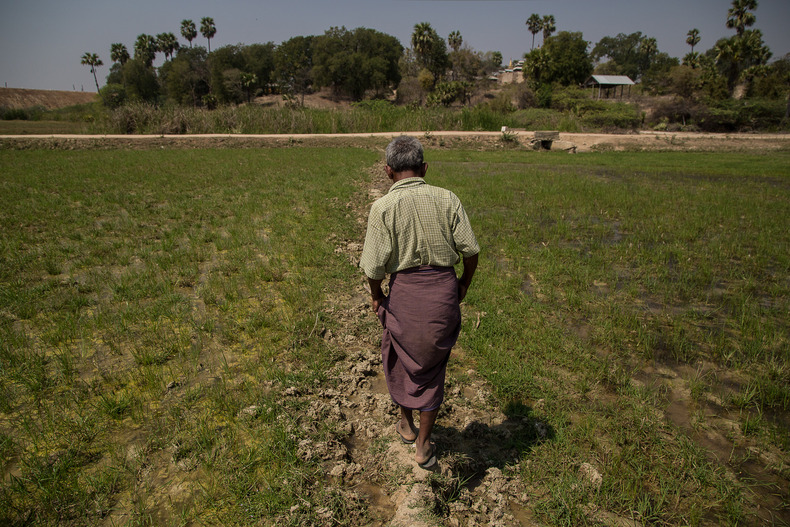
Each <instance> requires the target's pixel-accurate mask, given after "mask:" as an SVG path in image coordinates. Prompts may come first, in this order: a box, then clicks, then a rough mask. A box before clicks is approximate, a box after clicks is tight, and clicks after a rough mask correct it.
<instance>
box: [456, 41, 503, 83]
mask: <svg viewBox="0 0 790 527" xmlns="http://www.w3.org/2000/svg"><path fill="white" fill-rule="evenodd" d="M450 62H451V64H452V68H453V78H454V80H456V81H461V82H473V81H474V80H475V79H476V78H477V77H479V76H481V75H483V74H484V73H485V72H486V66H485V61H484V57H483V55H482V54H481V53H479V52H475V51H473V50H471V49H469V48H468V47H465V48H461V49H459V50H458V51H453V52H451V53H450ZM497 69H499V68H497ZM494 71H496V70H494ZM464 94H466V91H465V92H464Z"/></svg>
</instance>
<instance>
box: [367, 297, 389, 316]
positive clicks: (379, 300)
mask: <svg viewBox="0 0 790 527" xmlns="http://www.w3.org/2000/svg"><path fill="white" fill-rule="evenodd" d="M384 298H385V297H383V296H382V297H381V298H371V299H370V307H372V308H373V312H374V313H378V312H379V307H381V304H383V303H384Z"/></svg>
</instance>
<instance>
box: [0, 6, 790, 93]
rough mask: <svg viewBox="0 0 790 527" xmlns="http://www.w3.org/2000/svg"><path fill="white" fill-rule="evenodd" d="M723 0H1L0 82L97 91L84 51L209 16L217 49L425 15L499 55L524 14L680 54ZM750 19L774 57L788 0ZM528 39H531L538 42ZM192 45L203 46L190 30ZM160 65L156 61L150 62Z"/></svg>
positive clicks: (709, 24) (526, 39) (590, 35)
mask: <svg viewBox="0 0 790 527" xmlns="http://www.w3.org/2000/svg"><path fill="white" fill-rule="evenodd" d="M730 5H731V1H728V0H599V1H593V0H278V1H270V0H257V1H256V0H223V1H220V0H156V1H154V0H123V1H120V0H0V86H7V87H9V88H35V89H53V90H72V89H73V88H74V87H76V89H77V90H80V89H81V88H82V87H83V86H84V89H85V91H95V86H94V84H93V77H92V76H91V74H90V69H89V68H88V67H87V66H82V65H80V57H81V56H82V55H83V53H85V52H91V53H98V54H99V57H100V58H101V59H102V60H103V61H104V66H102V67H100V68H99V69H98V74H99V82H100V84H101V85H103V84H104V78H105V77H106V76H107V73H108V71H109V66H110V65H111V63H112V61H111V60H110V45H111V44H112V43H113V42H122V43H124V44H126V47H127V48H128V49H129V52H130V53H133V47H134V41H135V39H136V38H137V35H139V34H140V33H148V34H150V35H156V34H157V33H163V32H168V31H169V32H172V33H174V34H175V35H176V36H177V37H179V40H180V41H181V43H182V44H186V41H185V40H184V39H183V38H182V37H181V35H180V27H181V20H183V19H185V18H188V19H192V20H193V21H195V23H196V24H197V25H198V27H199V26H200V19H201V18H202V17H204V16H210V17H213V18H214V22H215V24H216V27H217V34H216V35H215V37H214V39H212V41H211V48H212V49H216V48H218V47H220V46H224V45H228V44H238V43H243V44H252V43H256V42H269V41H271V42H275V43H277V44H279V43H280V42H282V41H284V40H288V39H289V38H291V37H294V36H299V35H320V34H323V33H324V31H326V30H327V29H329V28H330V27H332V26H345V27H346V28H348V29H354V28H357V27H367V28H371V29H376V30H378V31H381V32H384V33H387V34H390V35H393V36H395V37H396V38H398V39H399V40H400V41H401V43H402V44H403V45H404V46H405V47H408V46H409V41H410V38H411V33H412V30H413V28H414V25H415V24H416V23H419V22H430V23H431V25H432V26H433V27H434V29H436V31H437V32H438V33H439V35H441V36H442V37H444V38H446V37H447V35H448V34H449V33H450V32H451V31H454V30H457V31H460V32H461V35H462V37H463V39H464V43H465V44H467V45H469V46H470V47H472V48H473V49H475V50H478V51H500V52H502V55H503V57H504V59H505V62H507V61H508V60H510V59H518V58H521V57H522V56H523V54H524V53H525V52H527V51H529V49H530V45H531V41H532V35H531V34H530V33H529V31H527V27H526V25H525V21H526V19H527V18H528V17H529V15H530V14H531V13H538V14H539V15H541V16H542V15H548V14H551V15H554V17H555V18H556V25H557V30H558V31H581V32H582V34H583V36H584V39H585V40H587V41H588V42H590V43H591V46H592V45H594V44H595V43H596V42H598V40H600V39H601V38H602V37H604V36H607V35H609V36H614V35H616V34H617V33H633V32H635V31H641V32H642V33H643V34H644V35H647V36H650V37H655V38H656V39H657V41H658V49H659V50H660V51H664V52H667V53H669V54H670V55H672V56H675V57H683V55H685V54H686V53H687V52H688V51H689V47H688V45H687V44H686V43H685V41H686V33H687V32H688V31H689V30H690V29H692V28H695V27H696V28H698V29H699V30H700V35H701V37H702V40H701V41H700V43H699V44H698V46H697V49H698V50H700V51H705V50H707V49H709V48H710V47H712V46H713V45H714V44H715V43H716V40H718V39H719V38H721V37H726V36H731V35H732V34H734V31H733V30H730V29H727V28H726V26H725V21H726V18H727V10H728V9H729V7H730ZM755 15H756V16H757V23H756V25H755V26H754V27H755V28H757V29H760V30H762V32H763V38H764V40H765V42H766V43H767V44H768V46H769V47H770V48H771V51H772V52H773V55H774V58H777V57H781V56H783V55H785V54H787V53H790V30H788V27H790V0H759V7H758V8H757V10H756V12H755ZM540 38H541V37H540V35H538V36H537V37H536V44H537V43H538V42H540ZM194 43H197V44H200V45H203V46H205V45H206V39H205V38H203V37H202V36H201V35H198V37H197V39H196V40H195V41H194ZM160 62H161V59H158V61H157V64H158V63H160Z"/></svg>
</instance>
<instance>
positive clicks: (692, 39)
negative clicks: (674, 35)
mask: <svg viewBox="0 0 790 527" xmlns="http://www.w3.org/2000/svg"><path fill="white" fill-rule="evenodd" d="M699 41H700V36H699V29H697V28H694V29H690V30H689V32H688V33H686V44H688V45H689V46H691V52H692V53H694V46H696V45H697V44H699Z"/></svg>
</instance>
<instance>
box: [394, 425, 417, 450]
mask: <svg viewBox="0 0 790 527" xmlns="http://www.w3.org/2000/svg"><path fill="white" fill-rule="evenodd" d="M403 425H404V423H403V421H398V422H397V424H396V425H395V431H396V432H398V435H399V436H400V439H401V441H403V442H404V443H406V444H407V445H410V444H412V443H414V441H415V440H416V439H417V434H418V433H419V430H417V429H416V428H414V426H408V424H407V425H406V426H403Z"/></svg>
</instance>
